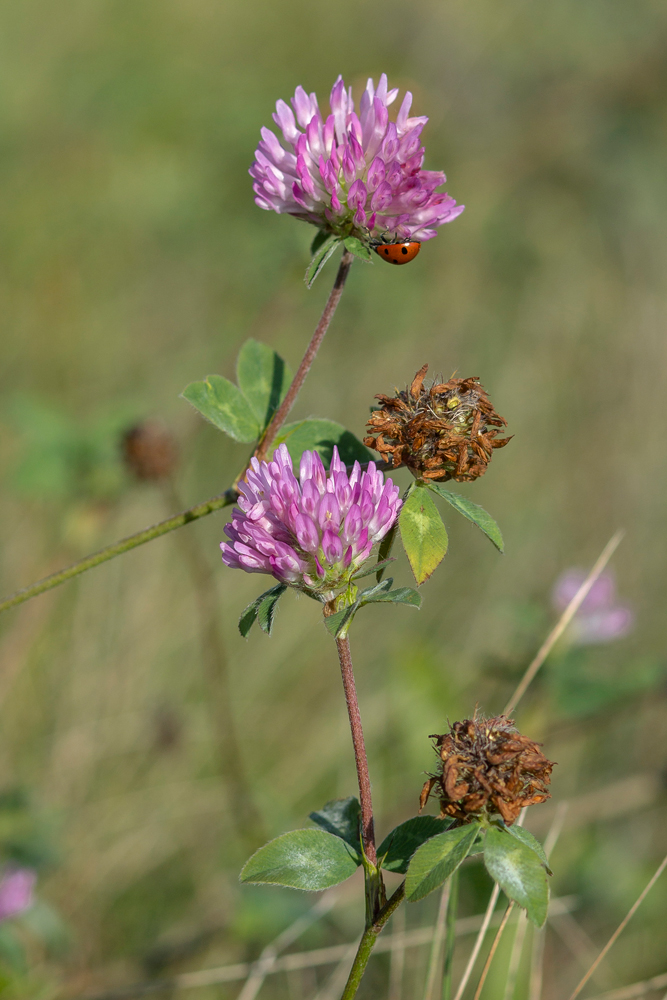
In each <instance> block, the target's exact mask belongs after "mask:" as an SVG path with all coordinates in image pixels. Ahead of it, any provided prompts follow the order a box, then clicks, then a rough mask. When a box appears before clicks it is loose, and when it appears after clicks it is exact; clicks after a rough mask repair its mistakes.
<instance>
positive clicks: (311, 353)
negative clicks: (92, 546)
mask: <svg viewBox="0 0 667 1000" xmlns="http://www.w3.org/2000/svg"><path fill="white" fill-rule="evenodd" d="M353 260H354V257H353V255H352V254H351V253H349V252H348V251H347V250H344V251H343V257H342V259H341V262H340V267H339V268H338V274H337V275H336V280H335V282H334V286H333V288H332V290H331V294H330V295H329V299H328V301H327V304H326V306H325V307H324V312H323V313H322V316H321V318H320V321H319V323H318V324H317V327H316V329H315V333H314V334H313V337H312V339H311V341H310V343H309V345H308V347H307V348H306V353H305V354H304V356H303V360H302V361H301V364H300V365H299V368H298V371H297V373H296V375H295V376H294V378H293V380H292V384H291V385H290V387H289V389H288V390H287V395H286V396H285V398H284V400H283V401H282V403H281V404H280V406H279V407H278V409H277V410H276V412H275V413H274V415H273V419H272V420H271V422H270V424H269V426H268V427H267V428H266V431H265V432H264V434H263V436H262V439H261V441H260V442H259V444H258V445H257V448H256V449H255V452H254V454H255V455H256V456H257V458H259V459H260V460H261V459H263V458H264V456H265V455H266V452H267V450H268V448H269V447H270V445H271V444H272V443H273V441H274V440H275V437H276V435H277V434H278V431H279V430H280V428H281V427H282V425H283V423H284V422H285V419H286V417H287V414H288V413H289V411H290V410H291V408H292V406H293V404H294V401H295V400H296V397H297V396H298V394H299V390H300V389H301V386H302V385H303V383H304V381H305V379H306V376H307V374H308V372H309V371H310V368H311V365H312V363H313V361H314V360H315V356H316V354H317V352H318V350H319V348H320V344H321V343H322V341H323V340H324V335H325V333H326V332H327V330H328V328H329V324H330V323H331V320H332V319H333V316H334V313H335V312H336V307H337V306H338V303H339V301H340V297H341V295H342V293H343V287H344V285H345V281H346V279H347V276H348V274H349V271H350V266H351V264H352V261H353ZM246 469H247V466H246ZM246 469H244V470H243V471H242V472H241V473H239V475H238V476H237V477H236V479H235V481H234V482H235V483H237V482H238V481H239V480H240V479H242V478H243V476H244V475H245V471H246ZM237 497H238V493H237V491H236V488H235V486H231V487H230V488H229V489H228V490H225V492H224V493H221V494H220V495H219V496H216V497H211V499H210V500H205V501H204V502H203V503H199V504H196V505H195V506H194V507H190V508H189V509H188V510H185V511H183V512H182V513H181V514H175V515H174V516H173V517H170V518H168V519H167V520H166V521H160V523H159V524H154V525H152V527H150V528H144V529H143V530H142V531H138V532H137V533H136V534H135V535H129V536H128V537H127V538H122V539H121V540H120V541H119V542H114V543H113V544H112V545H107V547H106V548H104V549H100V551H99V552H94V553H93V554H92V555H90V556H86V557H85V559H80V560H79V562H76V563H74V564H73V565H72V566H68V567H67V568H66V569H62V570H59V572H57V573H52V574H51V575H50V576H45V577H44V578H43V579H42V580H38V581H37V582H36V583H32V584H30V586H29V587H24V588H23V589H22V590H17V591H16V592H15V593H13V594H10V596H9V597H7V598H5V600H4V601H0V612H2V611H7V610H8V609H9V608H13V607H16V605H17V604H23V602H24V601H29V600H30V598H31V597H37V596H38V594H43V593H44V592H45V591H47V590H51V589H52V588H53V587H58V586H60V584H61V583H66V582H67V580H71V579H72V578H73V577H75V576H79V574H80V573H85V572H86V570H88V569H93V568H94V567H95V566H99V565H100V564H101V563H103V562H106V561H107V560H108V559H114V558H115V557H116V556H120V555H122V554H123V553H124V552H129V551H130V549H136V547H137V546H138V545H143V544H144V543H145V542H151V541H152V540H153V539H154V538H159V537H160V535H166V534H167V532H169V531H174V530H175V529H176V528H182V527H183V525H184V524H189V522H190V521H196V520H197V519H198V518H200V517H206V515H207V514H212V513H213V512H214V511H216V510H220V509H221V508H222V507H229V506H231V504H233V503H236V500H237Z"/></svg>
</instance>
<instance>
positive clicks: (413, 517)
mask: <svg viewBox="0 0 667 1000" xmlns="http://www.w3.org/2000/svg"><path fill="white" fill-rule="evenodd" d="M398 526H399V530H400V532H401V541H402V542H403V547H404V549H405V551H406V554H407V557H408V560H409V562H410V566H411V567H412V572H413V573H414V575H415V580H416V581H417V586H420V585H421V584H422V583H424V581H425V580H428V578H429V576H430V575H431V573H432V572H433V570H434V569H435V568H436V567H437V566H438V565H439V564H440V563H441V562H442V560H443V559H444V557H445V553H446V552H447V541H448V540H447V529H446V528H445V526H444V524H443V523H442V518H441V517H440V514H439V513H438V508H437V507H436V506H435V504H434V503H433V501H432V500H431V497H430V495H429V493H428V490H427V489H426V488H425V487H423V486H421V485H419V484H417V486H416V487H415V489H413V490H412V491H411V493H410V494H409V496H408V498H407V500H406V501H405V503H404V504H403V506H402V507H401V513H400V514H399V517H398Z"/></svg>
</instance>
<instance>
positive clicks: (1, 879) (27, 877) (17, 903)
mask: <svg viewBox="0 0 667 1000" xmlns="http://www.w3.org/2000/svg"><path fill="white" fill-rule="evenodd" d="M36 881H37V875H36V873H35V872H34V871H33V870H32V868H14V867H13V866H11V865H8V866H7V868H5V870H4V872H2V875H0V921H2V920H9V919H10V918H11V917H18V916H20V915H21V914H22V913H25V911H26V910H29V909H30V907H31V906H32V904H33V901H34V899H33V890H34V888H35V882H36Z"/></svg>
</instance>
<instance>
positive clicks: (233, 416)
mask: <svg viewBox="0 0 667 1000" xmlns="http://www.w3.org/2000/svg"><path fill="white" fill-rule="evenodd" d="M181 395H182V396H183V398H184V399H187V401H188V403H192V405H193V406H194V408H195V410H199V412H200V413H201V415H202V416H203V417H206V419H207V420H210V422H211V423H212V424H213V425H214V427H217V428H218V430H221V431H224V432H225V434H229V436H230V437H232V438H234V440H235V441H242V442H243V443H244V444H250V443H251V442H253V441H256V440H257V439H258V437H259V435H260V433H261V430H262V428H261V427H260V424H259V421H258V420H257V418H256V417H255V414H254V413H253V411H252V408H251V406H250V403H249V402H248V400H247V399H246V398H245V396H244V395H243V393H242V392H241V390H240V389H239V388H238V386H236V385H234V383H233V382H230V381H229V379H226V378H223V377H222V375H207V376H206V378H205V379H204V380H203V381H202V382H191V383H190V385H188V386H186V387H185V389H184V390H183V392H182V393H181Z"/></svg>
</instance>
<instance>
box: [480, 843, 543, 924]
mask: <svg viewBox="0 0 667 1000" xmlns="http://www.w3.org/2000/svg"><path fill="white" fill-rule="evenodd" d="M484 864H485V865H486V870H487V871H488V873H489V875H490V876H491V878H492V879H494V881H496V882H497V883H498V885H499V886H500V888H501V889H502V890H503V892H504V893H505V895H506V896H508V897H509V899H514V900H516V902H517V903H518V904H519V906H522V907H523V908H524V910H525V911H526V913H527V914H528V916H529V918H530V919H531V920H532V922H533V923H534V924H535V926H536V927H542V925H543V924H544V921H545V920H546V919H547V910H548V909H549V884H548V882H547V873H546V872H545V870H544V865H543V864H542V860H541V858H540V857H539V856H538V855H537V854H536V853H535V851H534V850H533V849H532V848H530V847H528V846H527V845H526V844H524V843H523V842H522V841H520V840H518V839H517V838H516V837H513V836H512V835H511V834H510V833H509V831H508V830H501V829H499V828H498V827H491V828H490V829H489V830H487V832H486V838H485V843H484Z"/></svg>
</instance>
